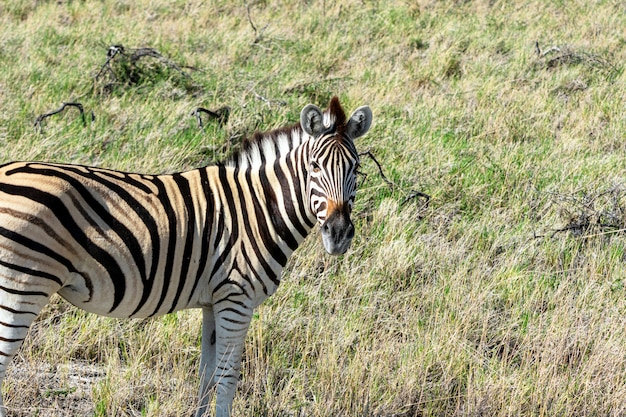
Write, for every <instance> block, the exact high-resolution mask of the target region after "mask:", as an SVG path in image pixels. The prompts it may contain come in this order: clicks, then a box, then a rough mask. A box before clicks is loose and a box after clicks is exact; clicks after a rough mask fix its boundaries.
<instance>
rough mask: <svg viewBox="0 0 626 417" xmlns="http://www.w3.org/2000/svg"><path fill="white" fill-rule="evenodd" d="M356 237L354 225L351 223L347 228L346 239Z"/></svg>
mask: <svg viewBox="0 0 626 417" xmlns="http://www.w3.org/2000/svg"><path fill="white" fill-rule="evenodd" d="M353 237H354V225H353V224H352V223H350V224H349V225H348V228H347V230H346V239H352V238H353Z"/></svg>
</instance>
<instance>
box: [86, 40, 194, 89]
mask: <svg viewBox="0 0 626 417" xmlns="http://www.w3.org/2000/svg"><path fill="white" fill-rule="evenodd" d="M106 55H107V59H106V61H105V62H104V64H102V66H101V67H100V70H99V71H98V73H97V74H96V75H95V76H94V80H95V81H98V80H100V79H101V78H102V77H104V76H108V77H107V78H108V80H109V81H110V82H109V83H108V84H106V85H105V86H104V88H105V89H112V87H113V86H114V85H115V84H131V85H132V84H137V83H139V82H140V80H141V79H142V78H143V77H144V76H145V75H146V74H147V73H149V71H151V70H152V68H142V67H141V66H139V64H138V63H139V61H140V60H142V59H143V58H146V57H148V58H154V59H156V60H158V61H159V62H161V63H162V64H163V65H164V66H166V67H167V68H170V69H172V70H174V71H176V72H178V73H179V74H180V75H182V76H183V77H184V78H185V79H190V78H191V77H190V76H189V74H188V73H187V72H186V71H184V70H183V69H182V68H181V67H180V66H179V65H178V64H177V63H175V62H174V61H172V60H170V59H168V58H166V57H164V56H163V55H162V54H161V53H160V52H159V51H157V50H156V49H154V48H126V47H125V46H124V45H111V46H109V48H108V49H107V54H106ZM114 64H115V66H114ZM185 68H189V69H194V70H195V68H192V67H189V66H185ZM146 70H148V71H146Z"/></svg>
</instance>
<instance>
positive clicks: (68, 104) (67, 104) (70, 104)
mask: <svg viewBox="0 0 626 417" xmlns="http://www.w3.org/2000/svg"><path fill="white" fill-rule="evenodd" d="M67 107H76V108H77V109H78V111H79V112H80V117H81V119H82V121H83V126H87V121H86V120H85V110H84V108H83V105H82V104H80V103H74V102H64V103H63V104H62V105H61V107H59V108H58V109H56V110H53V111H51V112H48V113H44V114H41V115H39V116H37V118H36V119H35V123H34V127H35V129H37V130H38V131H39V132H41V122H43V120H44V119H46V118H48V117H50V116H54V115H55V114H59V113H61V112H62V111H63V110H65V109H66V108H67ZM91 117H92V120H93V119H94V115H93V113H92V115H91Z"/></svg>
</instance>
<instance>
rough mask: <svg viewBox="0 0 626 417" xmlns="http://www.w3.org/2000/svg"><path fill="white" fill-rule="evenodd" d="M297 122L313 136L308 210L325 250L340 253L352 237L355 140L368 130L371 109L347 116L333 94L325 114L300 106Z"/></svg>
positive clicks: (357, 164)
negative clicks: (317, 225)
mask: <svg viewBox="0 0 626 417" xmlns="http://www.w3.org/2000/svg"><path fill="white" fill-rule="evenodd" d="M300 124H301V126H302V128H303V130H304V131H305V132H306V133H307V134H309V135H310V136H312V137H313V138H314V139H313V142H312V144H311V148H310V152H309V155H308V161H307V163H308V166H307V167H306V168H307V172H308V180H307V194H308V197H309V201H310V209H311V211H312V212H313V214H315V216H316V217H317V221H318V223H319V224H320V226H321V231H322V241H323V243H324V248H325V249H326V251H327V252H328V253H329V254H331V255H341V254H343V253H345V252H346V251H347V250H348V248H349V247H350V242H352V238H353V237H354V225H353V224H352V220H350V213H351V212H352V205H353V204H354V198H355V196H356V183H357V168H358V166H359V154H358V152H357V150H356V147H355V146H354V139H356V138H358V137H359V136H363V135H364V134H365V133H367V131H368V130H369V128H370V126H371V124H372V110H371V109H370V108H369V106H362V107H359V108H358V109H356V110H355V112H354V113H353V114H352V116H350V118H349V119H347V118H346V115H345V113H344V111H343V109H342V108H341V105H340V104H339V100H338V99H337V97H334V98H333V99H332V100H331V102H330V106H329V109H328V110H327V112H326V113H325V114H324V113H323V112H322V111H321V110H320V109H319V108H318V107H317V106H314V105H313V104H309V105H308V106H306V107H305V108H304V109H302V113H301V114H300Z"/></svg>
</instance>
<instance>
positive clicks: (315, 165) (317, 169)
mask: <svg viewBox="0 0 626 417" xmlns="http://www.w3.org/2000/svg"><path fill="white" fill-rule="evenodd" d="M311 171H312V172H313V173H315V174H319V173H320V172H321V171H322V168H320V166H319V164H318V163H317V162H315V161H311Z"/></svg>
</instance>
